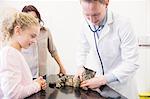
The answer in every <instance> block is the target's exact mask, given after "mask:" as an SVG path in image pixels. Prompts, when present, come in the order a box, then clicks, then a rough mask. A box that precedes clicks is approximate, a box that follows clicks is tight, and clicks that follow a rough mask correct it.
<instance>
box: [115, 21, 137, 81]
mask: <svg viewBox="0 0 150 99" xmlns="http://www.w3.org/2000/svg"><path fill="white" fill-rule="evenodd" d="M119 35H120V38H121V46H120V49H121V58H122V61H121V62H120V63H119V64H118V66H117V68H116V69H114V70H113V74H114V75H115V76H116V77H117V78H118V80H119V81H120V82H124V81H127V79H128V77H129V76H131V75H133V74H134V73H135V71H136V70H137V69H138V67H139V65H138V63H137V61H138V60H137V59H138V51H137V47H138V46H137V41H136V37H135V35H134V33H133V30H132V28H131V25H130V24H129V23H126V24H124V25H123V26H122V27H121V28H120V33H119Z"/></svg>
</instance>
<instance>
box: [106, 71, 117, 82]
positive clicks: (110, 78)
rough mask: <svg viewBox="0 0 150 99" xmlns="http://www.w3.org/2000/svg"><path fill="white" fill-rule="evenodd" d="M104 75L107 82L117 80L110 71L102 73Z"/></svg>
mask: <svg viewBox="0 0 150 99" xmlns="http://www.w3.org/2000/svg"><path fill="white" fill-rule="evenodd" d="M104 77H105V78H106V80H107V83H111V82H114V81H117V80H118V79H117V77H116V76H115V75H114V74H112V73H109V74H106V75H104Z"/></svg>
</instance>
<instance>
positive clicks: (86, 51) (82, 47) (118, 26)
mask: <svg viewBox="0 0 150 99" xmlns="http://www.w3.org/2000/svg"><path fill="white" fill-rule="evenodd" d="M80 3H81V6H82V9H83V14H84V17H85V22H84V24H83V29H82V32H81V39H80V43H79V51H78V54H77V55H78V57H77V65H78V67H79V69H78V71H77V73H76V75H75V78H76V77H78V76H80V77H81V75H82V72H83V66H87V68H90V69H93V70H95V71H96V72H97V74H96V76H95V77H94V78H92V79H89V80H86V81H83V82H82V83H81V87H88V88H91V89H96V88H100V87H101V86H102V85H108V86H109V87H111V88H112V89H114V90H116V91H117V92H119V93H120V94H122V95H123V96H125V97H127V98H128V99H138V94H137V89H136V84H135V79H134V75H135V72H136V70H137V69H138V67H139V66H138V64H137V63H136V61H137V58H138V52H137V42H136V38H135V36H134V33H133V30H132V28H131V25H130V23H129V22H128V20H126V19H124V18H122V17H119V16H118V15H116V14H114V13H112V12H111V11H110V10H109V9H108V4H109V0H80ZM81 79H82V77H81Z"/></svg>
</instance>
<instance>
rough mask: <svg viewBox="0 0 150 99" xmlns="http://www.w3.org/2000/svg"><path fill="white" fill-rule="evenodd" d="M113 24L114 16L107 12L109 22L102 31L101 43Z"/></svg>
mask: <svg viewBox="0 0 150 99" xmlns="http://www.w3.org/2000/svg"><path fill="white" fill-rule="evenodd" d="M112 23H113V14H112V12H111V11H109V10H107V22H106V24H105V26H104V28H103V29H102V31H101V35H100V37H99V40H98V42H100V41H101V40H102V39H103V38H104V37H105V36H106V35H107V34H108V33H109V31H110V25H111V24H112Z"/></svg>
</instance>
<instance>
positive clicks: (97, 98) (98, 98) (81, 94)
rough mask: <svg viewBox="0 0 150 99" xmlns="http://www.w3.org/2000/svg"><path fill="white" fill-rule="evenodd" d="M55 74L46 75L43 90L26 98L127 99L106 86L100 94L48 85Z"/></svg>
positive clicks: (54, 79) (53, 79)
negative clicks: (45, 84) (46, 84)
mask: <svg viewBox="0 0 150 99" xmlns="http://www.w3.org/2000/svg"><path fill="white" fill-rule="evenodd" d="M55 76H56V75H50V76H48V77H47V83H48V87H47V89H46V90H45V91H40V92H38V93H36V94H33V95H31V96H30V97H27V98H26V99H127V98H125V97H124V96H122V95H121V94H119V93H117V92H116V91H114V90H113V89H111V88H110V87H108V86H106V87H105V88H104V89H103V91H102V92H101V93H100V94H99V93H98V92H96V91H92V90H83V89H80V88H73V87H63V88H60V89H57V88H55V87H53V86H51V87H49V82H50V81H53V82H55V81H56V77H55Z"/></svg>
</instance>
